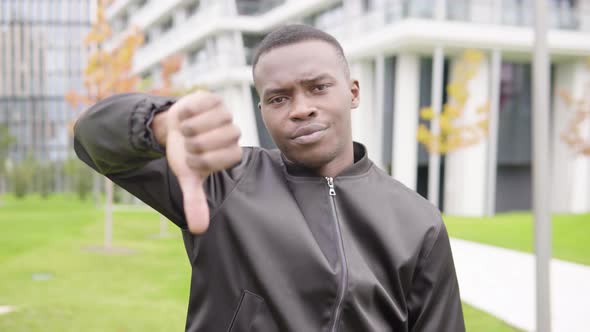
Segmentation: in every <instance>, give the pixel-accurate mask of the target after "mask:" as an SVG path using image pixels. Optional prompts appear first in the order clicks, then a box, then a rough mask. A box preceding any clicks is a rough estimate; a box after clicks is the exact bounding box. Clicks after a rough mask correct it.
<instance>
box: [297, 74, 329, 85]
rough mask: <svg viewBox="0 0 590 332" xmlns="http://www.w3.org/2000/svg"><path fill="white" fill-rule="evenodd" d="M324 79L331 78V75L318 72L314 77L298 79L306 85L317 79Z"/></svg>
mask: <svg viewBox="0 0 590 332" xmlns="http://www.w3.org/2000/svg"><path fill="white" fill-rule="evenodd" d="M325 79H333V77H332V75H330V74H320V75H318V76H315V77H311V78H306V79H302V80H300V82H301V83H302V84H304V85H308V84H313V83H316V82H317V81H321V80H325Z"/></svg>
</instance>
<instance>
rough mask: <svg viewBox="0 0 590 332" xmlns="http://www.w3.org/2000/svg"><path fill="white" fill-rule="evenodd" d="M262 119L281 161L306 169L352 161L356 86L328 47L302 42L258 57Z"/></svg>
mask: <svg viewBox="0 0 590 332" xmlns="http://www.w3.org/2000/svg"><path fill="white" fill-rule="evenodd" d="M254 81H255V85H256V89H257V90H258V93H259V95H260V104H259V108H260V110H261V112H262V119H263V120H264V123H265V125H266V128H267V129H268V131H269V133H270V135H271V136H272V138H273V140H274V142H275V144H276V145H277V146H278V148H279V149H280V150H281V151H282V152H283V154H284V155H285V156H286V157H287V159H289V160H291V161H293V162H297V163H299V164H302V165H304V166H307V167H310V168H320V167H322V166H325V165H327V164H328V163H331V162H335V160H339V159H342V158H345V157H344V156H345V155H346V154H350V156H352V153H353V152H352V133H351V123H350V122H351V120H350V111H351V109H352V108H356V107H357V106H358V102H359V86H358V82H357V81H354V80H351V79H350V78H349V75H348V71H347V68H346V64H345V63H344V60H343V59H342V58H341V57H340V55H339V54H338V52H337V50H336V49H335V48H334V46H332V45H331V44H329V43H327V42H324V41H318V40H311V41H303V42H299V43H295V44H291V45H286V46H282V47H279V48H276V49H273V50H270V51H269V52H267V53H265V54H263V55H262V56H261V57H260V58H259V60H258V64H257V66H256V69H255V72H254Z"/></svg>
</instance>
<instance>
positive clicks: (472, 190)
mask: <svg viewBox="0 0 590 332" xmlns="http://www.w3.org/2000/svg"><path fill="white" fill-rule="evenodd" d="M457 64H458V59H457V60H455V61H453V63H452V68H455V67H456V66H457ZM451 79H453V78H452V77H451ZM489 90H490V71H489V65H488V60H487V59H484V60H482V62H481V65H480V67H479V70H478V71H477V74H476V75H475V76H474V77H473V78H472V79H471V80H470V81H469V83H468V93H469V98H468V100H467V101H466V102H465V107H464V110H463V115H462V117H461V119H459V121H460V123H465V124H473V123H475V122H476V121H477V119H479V118H478V114H477V109H478V108H479V107H481V106H482V105H485V104H486V103H487V102H488V101H489ZM487 149H488V141H487V137H484V138H482V139H481V141H479V143H477V144H474V145H471V146H467V147H463V148H460V149H458V150H455V151H452V152H449V153H448V154H447V157H446V163H445V188H444V190H445V199H444V208H445V213H447V214H450V215H465V216H484V215H485V213H486V169H487Z"/></svg>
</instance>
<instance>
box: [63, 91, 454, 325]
mask: <svg viewBox="0 0 590 332" xmlns="http://www.w3.org/2000/svg"><path fill="white" fill-rule="evenodd" d="M172 102H173V101H172V100H171V99H167V98H161V97H153V96H147V95H142V94H126V95H117V96H113V97H110V98H107V99H105V100H103V101H101V102H99V103H98V104H96V105H95V106H93V107H92V108H90V109H89V110H88V111H87V112H85V113H84V114H83V116H81V118H80V119H79V120H78V121H77V123H76V126H75V141H74V146H75V150H76V153H77V154H78V156H79V157H80V159H82V160H83V161H84V162H86V163H87V164H88V165H90V166H91V167H92V168H94V169H95V170H97V171H98V172H100V173H101V174H104V175H106V176H108V177H109V178H111V179H112V180H113V181H114V182H116V183H117V184H118V185H120V186H121V187H123V188H125V189H126V190H128V191H129V192H131V193H132V194H134V195H135V196H137V197H139V198H140V199H141V200H143V201H144V202H146V203H147V204H148V205H150V206H152V207H153V208H154V209H156V210H158V211H159V212H161V213H162V214H164V215H165V216H166V217H168V218H169V219H170V220H171V221H173V222H174V223H175V224H177V225H178V226H179V227H180V228H181V229H182V232H183V238H184V244H185V247H186V251H187V254H188V257H189V259H190V262H191V265H192V279H191V290H190V301H189V308H188V315H187V322H186V330H187V331H265V332H271V331H299V332H310V331H400V332H401V331H464V329H465V328H464V323H463V314H462V310H461V302H460V298H459V289H458V285H457V279H456V275H455V268H454V265H453V259H452V255H451V250H450V245H449V239H448V235H447V232H446V229H445V227H444V224H443V223H442V221H441V218H440V215H439V212H438V210H437V209H436V208H435V207H433V206H432V205H430V204H429V203H428V202H427V201H426V200H424V199H422V198H421V197H420V196H419V195H417V194H416V193H415V192H413V191H411V190H409V189H407V188H406V187H404V186H403V185H401V184H400V183H399V182H397V181H395V180H393V179H392V178H391V177H390V176H388V175H387V174H386V173H384V172H383V171H382V170H380V169H379V168H377V167H376V166H375V165H373V163H372V162H371V161H370V160H369V158H368V156H367V152H366V151H365V148H364V147H363V146H362V145H360V144H357V143H355V147H354V150H355V163H354V164H353V165H352V166H350V167H349V168H347V169H346V170H344V171H343V172H342V173H341V174H340V175H338V176H337V177H335V178H333V179H332V178H323V177H318V176H315V175H314V174H313V173H311V172H310V171H309V170H307V169H304V168H301V167H298V166H296V165H293V164H290V163H287V162H285V160H284V159H283V158H282V157H281V154H280V152H279V151H276V150H275V151H268V150H264V149H260V148H244V153H243V160H242V162H241V163H240V164H239V165H236V166H235V167H233V168H231V169H228V170H226V171H223V172H218V173H216V174H213V175H211V176H209V177H208V179H207V181H206V183H205V191H206V193H207V196H208V202H209V206H210V210H211V224H210V228H209V230H208V231H207V232H206V233H205V234H203V235H201V236H195V235H192V234H191V233H189V232H188V231H186V223H185V218H184V215H183V200H182V193H181V191H180V189H179V185H178V182H177V180H176V178H175V176H174V175H173V174H172V173H171V171H170V169H169V168H168V165H167V163H166V159H165V158H164V155H163V150H162V148H161V147H159V146H158V145H157V143H155V142H154V139H153V136H152V134H151V131H150V130H149V124H150V122H151V120H152V118H153V115H154V112H156V111H160V110H163V109H166V108H167V107H168V106H169V105H170V104H171V103H172Z"/></svg>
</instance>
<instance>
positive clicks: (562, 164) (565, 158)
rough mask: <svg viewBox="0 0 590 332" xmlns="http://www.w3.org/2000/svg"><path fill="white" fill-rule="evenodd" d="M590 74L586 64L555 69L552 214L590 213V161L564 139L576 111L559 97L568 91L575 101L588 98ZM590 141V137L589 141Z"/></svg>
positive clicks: (587, 126) (588, 126) (588, 128)
mask: <svg viewBox="0 0 590 332" xmlns="http://www.w3.org/2000/svg"><path fill="white" fill-rule="evenodd" d="M587 84H590V71H589V70H588V68H587V67H586V65H585V64H584V63H583V62H578V63H565V64H558V65H556V70H555V84H554V88H553V121H552V122H553V130H552V137H551V139H552V147H553V158H552V159H553V160H552V166H553V167H552V179H553V183H552V190H553V195H552V202H553V206H552V208H553V211H554V212H561V213H572V212H587V211H590V158H589V157H587V156H582V155H580V154H577V153H576V152H575V151H574V149H573V148H572V147H570V146H569V145H567V144H566V143H565V142H564V140H563V139H562V137H561V136H562V134H563V133H564V132H565V131H566V130H567V128H568V125H569V123H570V122H571V119H572V117H573V116H574V112H575V109H574V108H573V107H571V106H570V105H568V104H567V103H566V101H565V100H564V99H563V98H562V97H561V96H560V91H562V90H563V91H567V92H568V93H569V94H570V95H571V96H572V97H573V99H582V98H588V93H589V92H590V91H587V90H586V91H584V86H585V85H587ZM582 126H583V127H584V128H583V131H582V132H586V133H588V132H590V123H589V122H588V121H586V123H584V124H583V125H582ZM587 139H588V140H590V137H587Z"/></svg>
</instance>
